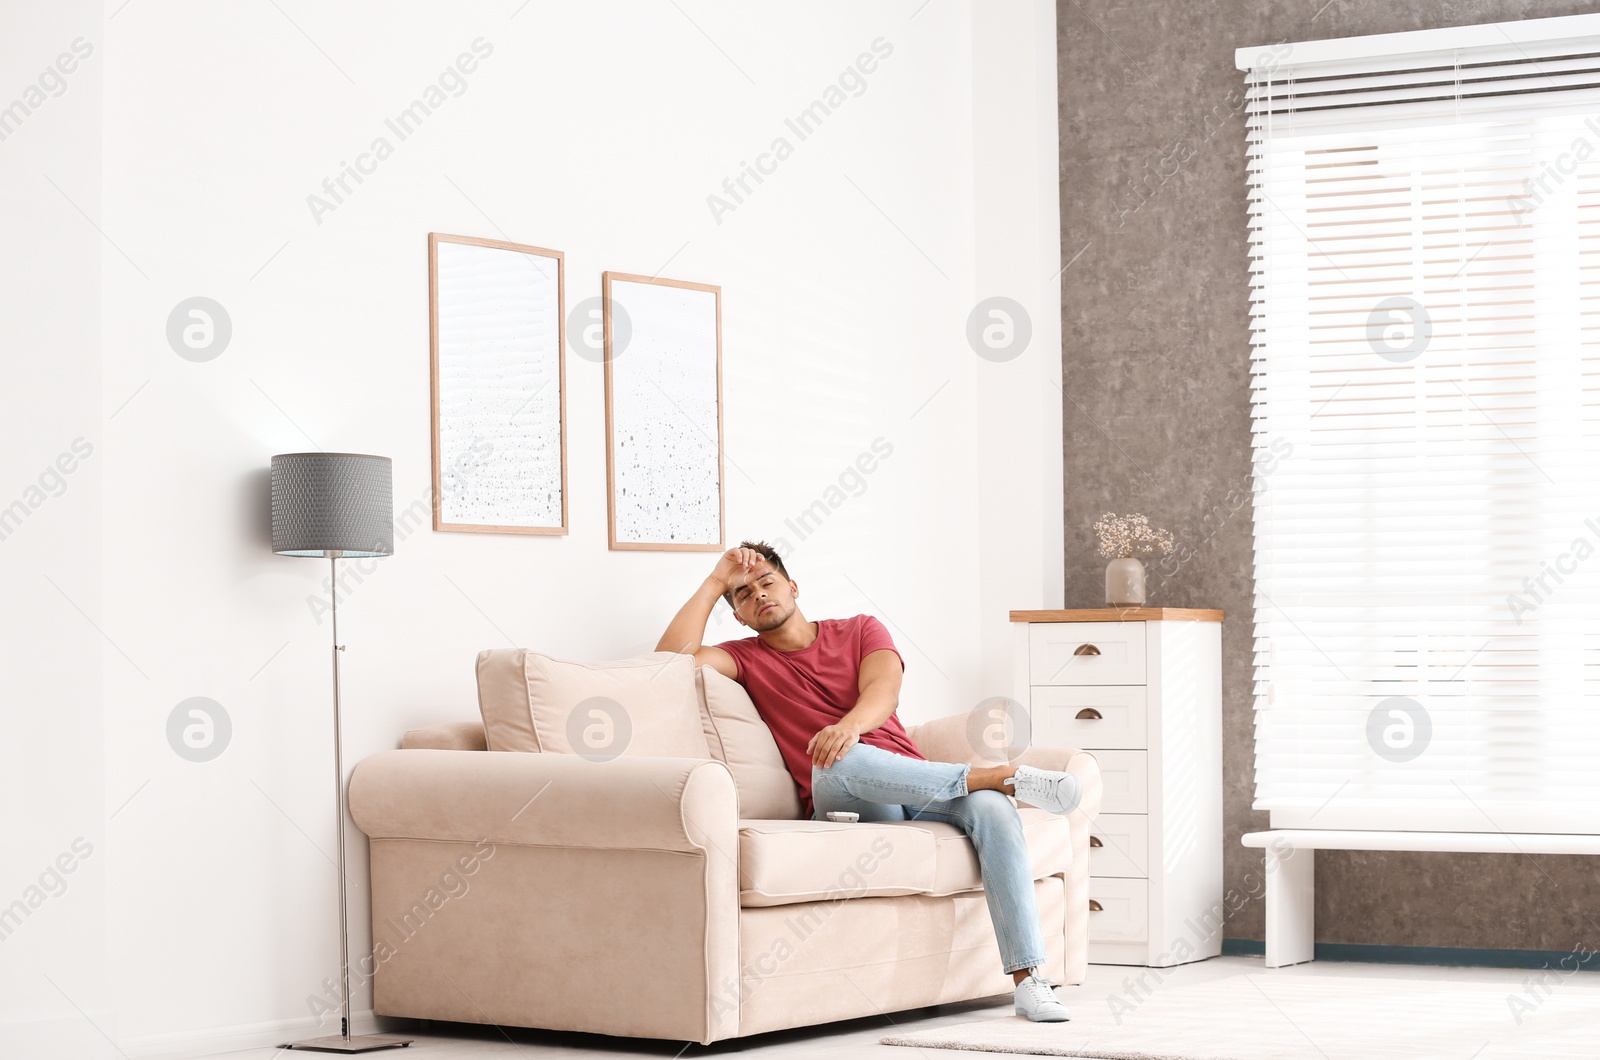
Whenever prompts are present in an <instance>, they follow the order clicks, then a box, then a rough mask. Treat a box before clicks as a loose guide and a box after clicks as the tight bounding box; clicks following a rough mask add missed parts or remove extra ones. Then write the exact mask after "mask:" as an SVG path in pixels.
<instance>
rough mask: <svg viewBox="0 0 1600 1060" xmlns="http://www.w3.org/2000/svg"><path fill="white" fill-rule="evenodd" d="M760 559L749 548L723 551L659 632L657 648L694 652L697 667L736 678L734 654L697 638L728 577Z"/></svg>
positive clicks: (723, 591) (702, 630) (737, 668)
mask: <svg viewBox="0 0 1600 1060" xmlns="http://www.w3.org/2000/svg"><path fill="white" fill-rule="evenodd" d="M763 558H764V557H762V555H761V554H760V553H759V552H756V551H754V550H753V549H748V548H733V549H729V550H728V551H727V552H725V553H723V554H722V558H721V559H719V560H717V565H716V567H715V569H713V570H712V572H711V573H710V574H708V575H706V579H705V581H703V582H701V583H700V587H699V588H698V589H696V590H695V591H694V595H693V596H691V597H689V602H688V603H686V604H684V605H683V606H682V607H680V608H678V613H677V614H676V615H674V616H673V618H672V622H671V623H670V624H669V625H668V626H667V631H666V632H665V633H663V634H661V640H660V641H659V642H658V643H657V644H656V651H675V652H682V653H684V654H686V655H693V656H694V663H695V665H696V666H709V667H711V668H712V669H713V670H715V671H717V673H719V674H721V675H722V676H724V677H727V678H732V679H735V680H737V679H738V676H739V667H738V665H737V664H736V663H735V662H734V661H733V656H731V655H729V654H728V653H727V652H725V651H723V650H722V649H721V648H713V647H707V646H706V645H703V644H701V643H700V641H701V640H702V639H703V638H704V637H705V635H706V621H707V620H708V619H710V618H711V611H712V609H713V608H714V607H716V606H717V599H718V598H719V597H720V596H721V595H722V594H723V593H725V592H727V591H728V579H729V578H731V577H733V576H735V575H737V574H741V573H745V572H748V571H749V570H750V568H751V567H752V566H753V565H754V564H755V562H756V561H757V560H760V559H763Z"/></svg>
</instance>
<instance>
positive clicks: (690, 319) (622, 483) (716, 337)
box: [601, 272, 727, 552]
mask: <svg viewBox="0 0 1600 1060" xmlns="http://www.w3.org/2000/svg"><path fill="white" fill-rule="evenodd" d="M628 285H639V286H638V287H637V288H634V289H631V290H630V288H629V286H628ZM619 288H620V291H619ZM677 292H681V293H682V294H683V297H674V293H677ZM619 293H621V294H622V295H623V297H621V298H620V299H619V297H618V295H619ZM707 294H709V295H710V296H711V297H710V299H709V302H708V301H707V300H706V299H704V298H703V297H695V296H696V295H707ZM630 304H631V305H632V308H631V309H630V308H629V306H630ZM601 305H602V309H603V314H602V315H603V318H604V332H605V354H604V358H603V362H604V364H605V391H606V516H607V518H606V522H607V535H608V539H609V543H610V547H611V548H613V549H619V550H621V549H638V550H644V551H663V552H722V551H724V549H725V548H726V540H725V539H726V536H727V531H726V526H727V518H726V516H727V475H726V469H725V463H726V462H725V460H724V459H723V425H722V421H723V416H722V405H723V400H722V288H721V287H717V286H713V285H711V284H705V283H691V282H689V281H687V280H663V279H658V278H656V277H653V276H636V275H632V274H629V273H621V272H606V273H602V274H601ZM623 321H626V324H625V325H624V324H623ZM623 328H625V330H626V332H627V336H626V341H625V342H624V341H622V339H623V336H621V335H619V334H618V332H619V330H621V329H623ZM619 344H620V345H621V346H622V348H621V349H619V348H618V346H619ZM680 344H681V346H682V347H683V348H681V349H678V346H679V345H680ZM708 346H709V347H714V348H707V347H708ZM630 357H631V359H630ZM713 363H714V368H713V367H712V366H713ZM669 366H671V367H670V370H669V371H666V372H663V371H662V369H664V368H669ZM636 372H638V373H642V374H641V375H635V373H636ZM640 379H643V380H644V381H645V382H648V383H651V384H652V385H653V386H654V389H655V390H657V391H659V393H660V399H661V403H660V404H657V405H655V406H654V408H653V409H652V408H650V407H649V406H647V405H645V404H644V402H645V401H649V402H655V401H656V400H657V399H656V397H655V396H654V395H650V394H649V393H648V389H647V388H645V387H644V386H643V385H642V384H641V383H640ZM663 381H665V382H666V383H668V384H669V385H670V386H671V387H672V389H673V390H676V391H677V396H676V397H675V396H674V395H673V394H672V393H669V391H668V389H667V388H666V387H664V386H663V385H662V383H663ZM707 384H709V386H708V385H707ZM641 394H643V395H645V397H644V398H641V397H640V396H639V395H641ZM708 398H709V399H710V400H711V401H712V402H714V404H715V406H716V410H715V417H714V418H715V425H714V430H715V434H714V435H713V434H712V430H713V424H712V417H711V416H709V415H707V414H706V408H705V404H706V400H707V399H708ZM619 401H621V402H623V403H624V408H623V409H622V410H621V411H620V412H619V409H618V404H619ZM686 406H687V407H686ZM619 420H621V421H622V422H620V423H619ZM619 430H621V431H626V432H627V434H626V436H625V437H624V438H623V439H622V442H623V445H624V447H627V446H628V445H629V444H630V443H631V444H632V445H633V448H631V449H629V450H628V452H629V453H630V456H631V454H632V453H636V452H640V451H641V450H642V451H644V452H646V453H647V454H648V455H649V456H650V457H651V458H652V459H653V460H654V461H655V462H656V466H654V467H653V468H652V469H651V472H645V473H643V474H636V473H635V472H634V470H633V468H632V467H631V466H628V467H620V468H619V466H618V463H619V461H618V441H619V436H618V432H619ZM641 435H643V436H644V437H643V438H641V437H640V436H641ZM669 454H670V458H671V459H674V460H675V461H676V466H668V465H667V464H666V461H667V460H668V459H669ZM713 455H714V460H713ZM652 472H653V474H654V475H655V478H654V479H652V480H650V481H649V482H648V486H649V488H650V490H651V494H650V495H651V496H652V497H653V498H654V499H656V500H660V497H659V494H660V492H661V491H662V490H665V491H666V492H667V493H668V495H669V497H670V498H671V499H670V500H665V501H662V502H661V504H660V505H652V506H651V510H650V512H649V513H648V514H646V513H644V511H643V506H642V505H641V504H639V503H637V502H635V501H634V500H633V498H631V497H630V498H627V500H626V501H625V502H623V501H622V498H623V497H624V496H626V491H627V489H628V487H629V484H630V482H632V483H633V484H634V485H635V486H638V485H640V480H641V479H646V478H649V477H650V475H651V473H652ZM674 476H677V478H676V481H674V478H673V477H674ZM708 482H709V484H710V487H711V488H714V489H715V491H716V498H715V513H716V526H715V533H714V534H713V533H711V532H710V515H711V511H712V503H711V499H710V497H709V496H707V495H706V491H707V485H708ZM680 490H682V491H684V493H685V495H684V496H678V493H679V491H680ZM619 491H621V492H620V493H619ZM639 495H640V494H639V492H638V491H637V489H636V491H635V493H634V496H635V497H637V496H639ZM674 503H676V505H677V507H676V508H675V509H673V508H672V505H673V504H674ZM619 509H620V510H619ZM675 520H677V522H675ZM619 524H620V525H619ZM674 528H681V530H682V532H683V533H684V535H685V536H684V538H683V539H674V534H675V533H676V532H677V530H676V529H674ZM663 531H666V532H663ZM713 537H714V540H713V539H712V538H713Z"/></svg>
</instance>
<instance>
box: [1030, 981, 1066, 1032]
mask: <svg viewBox="0 0 1600 1060" xmlns="http://www.w3.org/2000/svg"><path fill="white" fill-rule="evenodd" d="M1057 985H1059V984H1056V983H1052V982H1051V981H1050V980H1048V979H1040V978H1039V977H1038V976H1037V975H1030V976H1028V977H1027V978H1026V979H1024V980H1023V981H1022V982H1020V983H1018V984H1017V1004H1016V1013H1017V1015H1019V1016H1026V1017H1028V1018H1029V1019H1030V1020H1032V1021H1033V1022H1035V1023H1065V1022H1066V1021H1067V1020H1070V1019H1071V1018H1072V1013H1070V1012H1068V1011H1067V1006H1066V1005H1063V1004H1062V1003H1061V999H1060V998H1058V997H1056V995H1055V990H1054V989H1053V988H1054V987H1056V986H1057Z"/></svg>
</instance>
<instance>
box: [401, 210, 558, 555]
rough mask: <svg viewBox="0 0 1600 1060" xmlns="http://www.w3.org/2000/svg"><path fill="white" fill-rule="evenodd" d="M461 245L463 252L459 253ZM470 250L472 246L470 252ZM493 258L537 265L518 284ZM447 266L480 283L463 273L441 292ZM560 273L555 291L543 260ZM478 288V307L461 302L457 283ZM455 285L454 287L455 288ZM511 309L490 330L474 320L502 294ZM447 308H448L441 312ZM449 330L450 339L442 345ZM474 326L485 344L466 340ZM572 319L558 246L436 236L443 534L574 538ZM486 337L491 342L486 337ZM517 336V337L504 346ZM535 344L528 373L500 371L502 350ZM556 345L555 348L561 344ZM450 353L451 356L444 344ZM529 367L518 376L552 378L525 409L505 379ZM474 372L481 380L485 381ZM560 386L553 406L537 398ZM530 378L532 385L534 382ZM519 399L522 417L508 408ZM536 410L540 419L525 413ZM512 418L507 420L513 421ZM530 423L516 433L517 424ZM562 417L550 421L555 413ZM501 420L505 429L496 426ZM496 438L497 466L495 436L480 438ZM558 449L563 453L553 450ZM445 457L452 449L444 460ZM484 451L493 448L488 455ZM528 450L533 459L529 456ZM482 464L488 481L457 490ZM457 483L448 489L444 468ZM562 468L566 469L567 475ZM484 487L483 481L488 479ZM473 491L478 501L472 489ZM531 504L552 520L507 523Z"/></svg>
mask: <svg viewBox="0 0 1600 1060" xmlns="http://www.w3.org/2000/svg"><path fill="white" fill-rule="evenodd" d="M458 248H459V250H458ZM468 248H470V249H468ZM485 251H504V252H509V253H510V254H514V255H519V256H521V259H522V261H524V262H526V263H529V264H532V265H533V267H534V270H535V275H534V276H531V277H529V276H519V275H518V273H517V271H516V270H517V269H520V267H521V266H517V265H512V264H510V263H511V262H514V261H516V260H517V259H515V258H508V259H507V261H506V263H504V264H502V263H500V262H498V261H497V260H496V259H495V258H494V257H493V256H492V255H488V254H485V253H484V252H485ZM441 256H443V257H444V258H445V259H446V267H447V272H449V271H461V270H463V269H468V268H469V266H470V269H473V270H476V273H477V275H478V278H477V279H475V280H473V281H471V283H470V284H469V282H468V279H467V278H466V277H458V278H457V279H448V278H447V283H446V284H443V285H442V284H441V275H440V258H441ZM545 262H547V263H550V264H551V265H553V272H554V279H553V290H552V289H551V288H552V281H551V277H550V274H549V272H547V271H546V268H545V266H544V265H543V264H541V263H545ZM457 285H460V286H463V287H469V286H470V291H467V290H464V291H462V292H460V293H461V294H462V295H467V294H470V296H471V298H472V302H471V304H470V306H467V305H462V304H460V303H459V302H458V301H457V292H456V291H455V290H454V287H455V286H457ZM447 288H448V289H447ZM497 297H498V298H500V299H501V300H502V301H504V302H505V307H504V308H499V309H498V316H495V317H491V318H490V320H489V321H488V322H487V324H485V323H484V322H481V321H480V320H479V319H478V317H477V316H476V315H475V314H484V313H491V312H496V311H497V310H496V302H495V299H496V298H497ZM441 300H442V301H443V304H444V308H443V310H441ZM441 325H443V330H444V331H445V332H446V334H445V335H444V337H443V345H441ZM474 326H477V327H478V331H479V335H478V337H476V338H474V337H470V336H469V334H468V333H469V332H470V331H471V329H472V328H473V327H474ZM566 328H567V322H566V256H565V255H564V254H563V253H562V252H561V251H559V250H548V249H546V248H544V247H534V246H527V245H524V244H521V243H510V242H507V241H505V240H500V239H481V238H478V237H476V236H458V235H446V234H444V233H441V232H430V233H428V357H429V387H430V399H429V404H430V413H429V415H430V430H431V434H432V455H433V502H432V507H433V528H434V530H436V531H441V532H457V533H473V534H565V533H566V532H567V508H568V490H567V358H566V344H567V333H566ZM486 329H487V334H485V331H486ZM506 333H509V338H505V337H504V336H505V335H506ZM507 342H509V343H511V344H512V345H517V344H521V343H531V344H533V345H535V346H537V347H538V348H537V349H536V350H535V351H533V354H532V357H533V359H532V360H530V362H529V363H528V364H527V365H524V366H518V367H516V368H509V369H508V368H503V367H501V368H497V366H496V363H495V362H499V361H503V359H504V358H505V348H504V347H505V344H506V343H507ZM552 345H553V348H552ZM446 347H449V348H446ZM460 359H469V360H475V361H476V362H478V363H476V364H473V363H468V364H459V363H454V362H456V361H458V360H460ZM518 368H520V369H521V374H522V375H524V376H526V375H529V374H530V373H531V375H532V377H535V378H536V377H538V376H539V375H541V374H542V375H543V376H544V379H545V381H544V382H543V383H540V384H539V385H538V386H537V388H536V389H534V391H533V393H531V394H529V395H528V396H527V397H526V398H524V399H522V400H521V402H520V403H517V398H518V396H519V394H520V391H519V390H518V389H517V387H516V386H507V385H505V383H504V380H503V379H502V378H499V376H503V375H504V374H505V373H506V372H508V371H517V370H518ZM473 372H477V373H478V374H477V376H476V378H474V377H473ZM552 375H553V379H554V382H555V385H556V395H555V396H554V399H553V400H552V399H551V398H549V397H546V398H544V399H542V400H540V394H541V393H542V392H543V391H544V390H545V388H546V387H547V385H548V383H549V382H550V381H551V377H552ZM530 381H531V380H530ZM513 403H517V407H516V408H515V409H511V405H512V404H513ZM529 405H533V406H534V411H533V412H532V413H531V414H529V413H526V410H527V408H528V407H529ZM508 410H509V414H508ZM529 415H531V416H532V417H533V419H531V420H529V421H527V422H526V424H525V425H524V426H522V427H519V426H518V424H517V420H518V417H519V416H529ZM552 415H553V416H554V418H555V420H557V421H559V422H557V423H554V424H552V422H551V416H552ZM502 419H503V420H504V422H503V423H500V422H498V421H500V420H502ZM462 432H467V433H469V434H471V436H472V442H471V444H470V446H469V450H470V451H462V450H461V447H460V441H461V434H462ZM484 432H486V433H488V434H492V435H494V436H495V437H496V438H498V439H499V442H500V446H499V453H500V456H499V458H498V460H496V459H495V453H496V445H495V442H494V441H493V440H490V439H486V438H483V437H481V434H482V433H484ZM551 444H553V445H554V446H555V449H556V452H555V453H554V454H553V455H552V454H550V453H548V452H545V451H544V450H545V449H547V448H548V447H549V446H550V445H551ZM447 449H450V450H453V451H451V452H447ZM485 450H487V452H485ZM530 451H531V453H532V455H531V456H530ZM474 461H477V463H476V464H475V472H476V474H478V475H479V476H488V481H487V482H485V483H483V484H482V485H479V486H477V487H472V486H471V480H470V478H467V479H466V482H467V484H466V485H462V486H456V487H454V488H452V481H460V480H461V478H462V476H463V473H464V468H463V465H464V464H473V463H474ZM447 464H449V465H450V467H449V469H448V470H449V471H450V472H451V473H452V475H453V476H455V477H454V478H453V479H452V480H450V481H447V478H446V472H447V468H446V465H447ZM558 468H559V472H558V470H557V469H558ZM480 481H482V480H481V478H480ZM552 483H559V485H558V486H557V487H556V488H557V489H559V491H560V501H559V509H560V518H559V521H557V520H556V519H555V518H554V509H555V507H556V505H555V504H554V503H552V502H551V500H550V499H549V498H548V489H549V486H550V485H551V484H552ZM530 489H531V490H533V491H534V492H535V493H536V492H537V491H538V490H540V489H544V490H546V492H547V496H546V499H545V500H544V501H542V502H541V501H539V500H537V499H533V500H530V499H529V491H530ZM469 491H470V493H469ZM513 508H522V509H524V510H536V511H540V512H543V513H545V514H544V515H543V517H542V518H541V517H533V516H524V517H523V518H507V516H508V515H512V514H514V513H513V512H512V511H510V510H509V509H513ZM472 509H481V510H482V511H483V513H484V516H483V519H482V521H474V520H472V519H469V518H466V517H465V516H466V515H467V514H469V513H470V511H471V510H472Z"/></svg>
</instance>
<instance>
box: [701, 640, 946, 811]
mask: <svg viewBox="0 0 1600 1060" xmlns="http://www.w3.org/2000/svg"><path fill="white" fill-rule="evenodd" d="M717 647H719V648H721V649H722V650H723V651H725V652H727V653H728V654H729V655H731V656H733V662H734V665H735V666H736V667H737V668H738V671H739V673H738V681H739V683H740V684H742V685H744V688H745V691H746V692H748V693H750V699H751V701H752V702H753V703H755V705H756V713H758V714H760V715H761V720H762V721H764V722H766V723H767V728H769V729H771V730H772V737H773V739H775V740H776V741H777V742H778V750H779V751H780V752H781V753H782V754H783V763H784V765H786V766H788V767H789V775H790V776H792V777H794V782H795V783H796V784H797V785H799V787H800V803H801V806H802V807H803V809H804V811H805V816H806V819H807V820H810V818H811V814H812V805H811V756H810V755H809V754H807V753H806V744H808V743H810V742H811V738H812V737H813V736H815V735H816V734H817V733H818V732H819V731H821V730H822V729H825V728H827V727H828V726H829V725H832V724H834V723H835V722H837V721H838V720H839V719H841V718H843V717H844V716H845V715H846V714H848V713H850V711H851V710H852V709H854V707H855V705H856V700H858V699H860V698H861V684H860V682H861V660H863V659H865V658H866V657H867V656H868V655H871V654H872V653H873V652H875V651H883V650H888V651H892V652H894V653H895V655H896V656H900V652H899V651H898V650H897V649H896V648H895V646H894V641H893V640H892V639H890V637H889V631H888V630H886V629H884V628H883V623H882V622H879V621H878V620H877V619H876V618H873V617H872V616H871V615H857V616H855V617H854V618H824V619H821V620H819V621H818V622H817V639H816V640H814V641H812V642H811V644H810V645H808V646H807V647H804V648H800V649H798V650H796V651H780V650H778V649H777V648H774V647H771V646H769V645H768V644H767V643H766V642H765V641H763V640H762V639H761V638H760V637H745V638H744V639H743V640H727V641H723V642H722V643H721V644H718V645H717ZM905 665H906V663H905V658H904V657H903V656H900V667H901V669H902V670H903V669H905ZM861 742H862V743H864V744H871V745H872V746H873V747H881V748H883V749H884V750H885V751H893V752H894V753H896V754H902V755H905V756H906V757H908V758H923V759H924V760H926V759H925V756H924V755H923V754H922V752H920V751H918V750H917V745H916V744H914V743H912V742H911V737H910V736H908V735H906V729H905V726H904V725H901V724H900V718H899V717H898V716H897V715H894V714H891V715H889V720H888V721H886V722H884V723H883V724H882V725H880V726H878V727H877V728H876V729H873V730H872V731H871V732H864V733H862V734H861Z"/></svg>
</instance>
